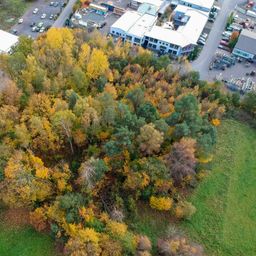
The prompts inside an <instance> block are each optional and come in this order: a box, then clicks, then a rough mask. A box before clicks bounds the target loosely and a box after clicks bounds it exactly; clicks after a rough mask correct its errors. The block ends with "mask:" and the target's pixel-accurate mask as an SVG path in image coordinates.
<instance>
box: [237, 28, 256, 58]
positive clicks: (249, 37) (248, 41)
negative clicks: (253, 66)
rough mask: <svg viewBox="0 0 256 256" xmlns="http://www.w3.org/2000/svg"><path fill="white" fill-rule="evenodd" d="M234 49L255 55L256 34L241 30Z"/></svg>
mask: <svg viewBox="0 0 256 256" xmlns="http://www.w3.org/2000/svg"><path fill="white" fill-rule="evenodd" d="M235 48H238V49H240V50H242V51H245V52H248V53H251V54H254V55H256V33H255V32H253V31H250V30H247V29H243V30H242V32H241V34H240V36H239V39H238V41H237V43H236V46H235Z"/></svg>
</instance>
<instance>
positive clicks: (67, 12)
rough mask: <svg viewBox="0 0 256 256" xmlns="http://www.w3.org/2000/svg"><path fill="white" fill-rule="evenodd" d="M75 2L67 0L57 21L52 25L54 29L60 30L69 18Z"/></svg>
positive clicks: (74, 0)
mask: <svg viewBox="0 0 256 256" xmlns="http://www.w3.org/2000/svg"><path fill="white" fill-rule="evenodd" d="M76 1H77V0H69V1H68V3H67V5H66V7H65V8H64V9H63V10H62V12H61V14H60V16H59V17H58V19H57V20H56V21H55V22H54V24H53V25H52V26H53V27H55V28H61V27H63V26H64V24H65V21H66V19H67V18H69V16H70V14H71V13H72V12H73V6H74V4H75V3H76Z"/></svg>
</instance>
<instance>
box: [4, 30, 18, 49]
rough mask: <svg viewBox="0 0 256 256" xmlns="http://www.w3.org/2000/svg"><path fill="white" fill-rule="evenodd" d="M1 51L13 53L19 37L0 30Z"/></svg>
mask: <svg viewBox="0 0 256 256" xmlns="http://www.w3.org/2000/svg"><path fill="white" fill-rule="evenodd" d="M0 38H1V40H0V53H11V48H12V47H13V46H15V45H16V44H17V43H18V41H19V37H18V36H15V35H13V34H10V33H8V32H5V31H3V30H0Z"/></svg>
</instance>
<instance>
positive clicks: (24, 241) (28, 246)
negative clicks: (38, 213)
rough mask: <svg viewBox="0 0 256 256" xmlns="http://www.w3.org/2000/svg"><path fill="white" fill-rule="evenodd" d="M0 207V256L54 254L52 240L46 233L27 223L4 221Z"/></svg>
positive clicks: (53, 255)
mask: <svg viewBox="0 0 256 256" xmlns="http://www.w3.org/2000/svg"><path fill="white" fill-rule="evenodd" d="M4 211H5V210H3V209H1V207H0V255H1V256H56V255H57V253H56V250H55V248H54V241H53V239H51V238H50V237H49V236H48V235H46V234H41V233H38V232H36V231H35V230H34V229H33V228H31V227H29V226H28V225H23V224H21V225H19V224H17V223H12V221H11V220H9V221H6V218H5V217H4V213H5V212H4Z"/></svg>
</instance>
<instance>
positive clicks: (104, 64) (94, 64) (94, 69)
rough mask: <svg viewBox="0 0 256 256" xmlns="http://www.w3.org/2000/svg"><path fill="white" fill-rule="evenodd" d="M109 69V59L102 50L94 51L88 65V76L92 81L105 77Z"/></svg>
mask: <svg viewBox="0 0 256 256" xmlns="http://www.w3.org/2000/svg"><path fill="white" fill-rule="evenodd" d="M108 67H109V63H108V58H107V56H106V55H105V54H104V52H103V51H102V50H99V49H93V51H92V54H91V57H90V60H89V63H88V65H87V75H88V77H89V78H91V79H97V78H98V77H99V76H101V75H103V74H104V73H105V72H106V71H107V70H108Z"/></svg>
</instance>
